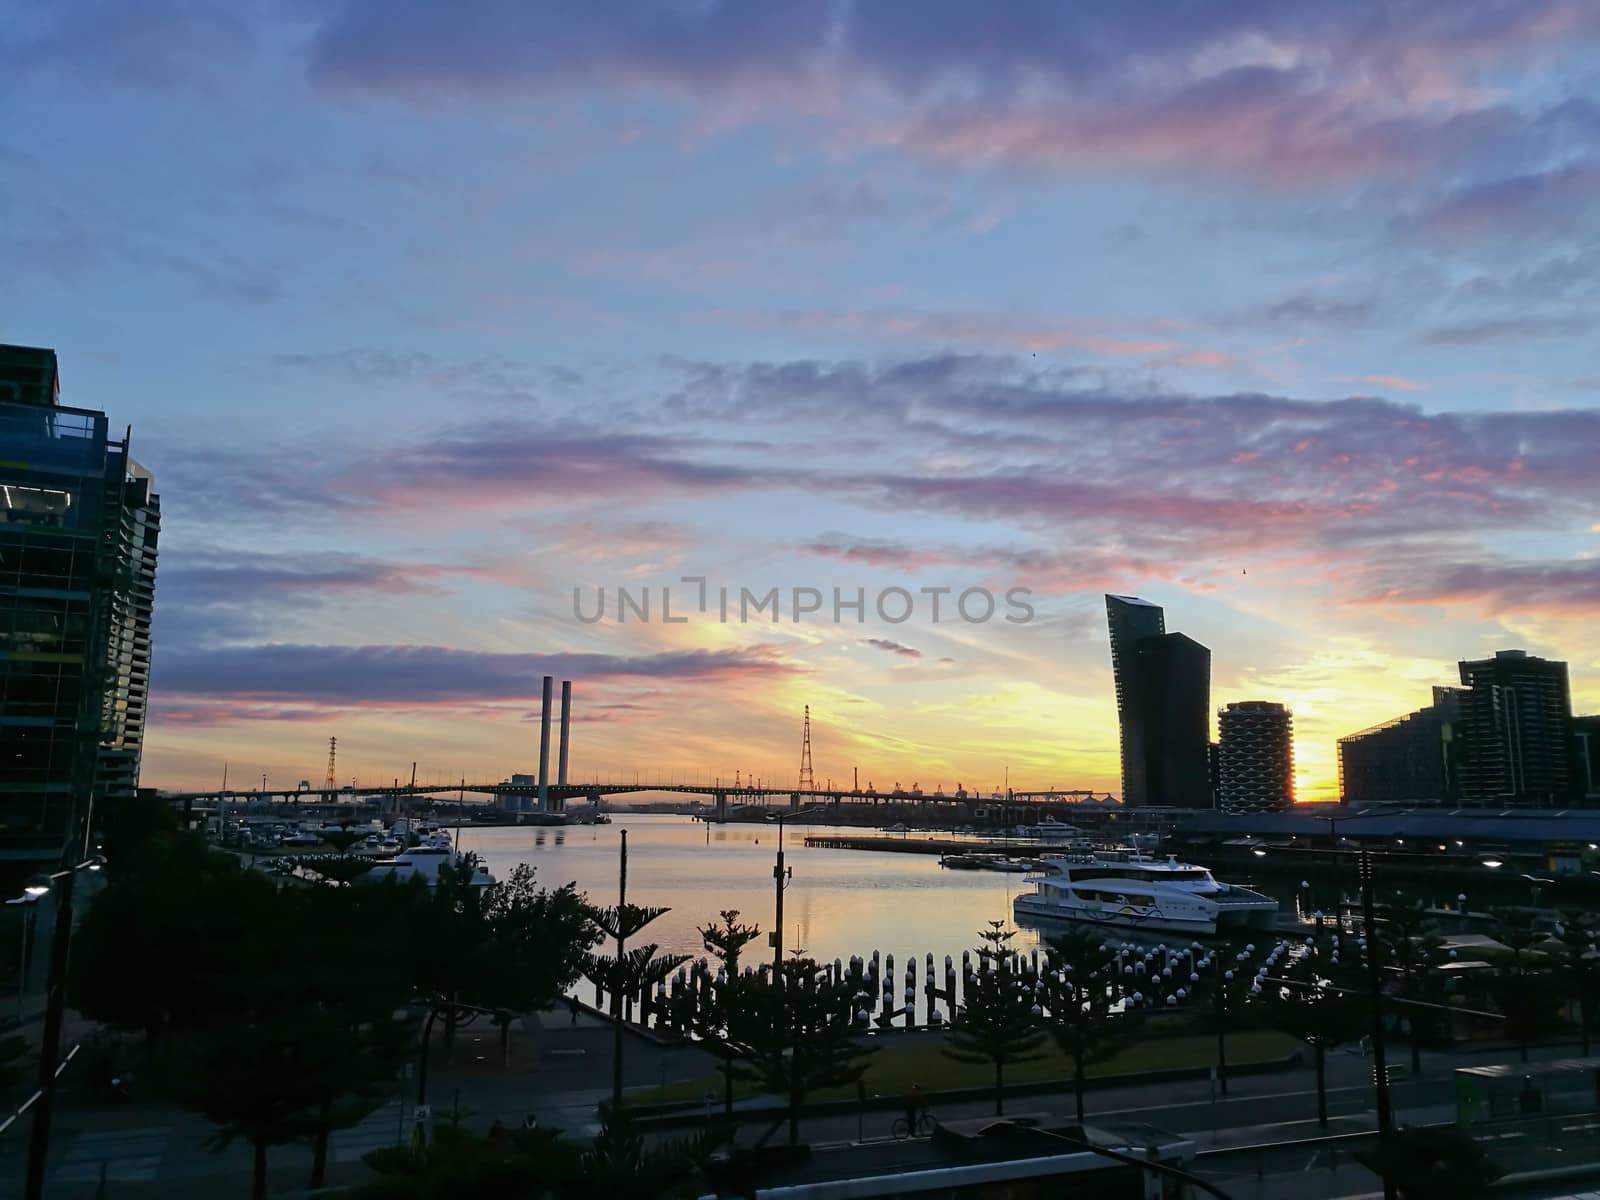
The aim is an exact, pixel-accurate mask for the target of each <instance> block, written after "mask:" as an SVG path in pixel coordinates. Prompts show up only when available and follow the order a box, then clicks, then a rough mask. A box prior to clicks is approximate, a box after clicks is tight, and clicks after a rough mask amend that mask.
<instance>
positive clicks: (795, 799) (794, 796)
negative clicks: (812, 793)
mask: <svg viewBox="0 0 1600 1200" xmlns="http://www.w3.org/2000/svg"><path fill="white" fill-rule="evenodd" d="M789 807H790V808H799V807H800V793H799V792H790V793H789Z"/></svg>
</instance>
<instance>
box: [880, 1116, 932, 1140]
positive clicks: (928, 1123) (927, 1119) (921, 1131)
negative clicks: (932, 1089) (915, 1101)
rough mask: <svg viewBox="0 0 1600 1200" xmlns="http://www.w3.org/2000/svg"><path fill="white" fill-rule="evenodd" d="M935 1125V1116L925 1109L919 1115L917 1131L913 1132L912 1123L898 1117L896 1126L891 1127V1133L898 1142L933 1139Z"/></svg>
mask: <svg viewBox="0 0 1600 1200" xmlns="http://www.w3.org/2000/svg"><path fill="white" fill-rule="evenodd" d="M934 1124H935V1122H934V1119H933V1114H932V1113H930V1112H929V1111H928V1110H927V1109H923V1110H922V1111H921V1112H920V1113H918V1114H917V1126H916V1129H915V1131H913V1130H912V1128H911V1123H910V1122H909V1121H907V1120H906V1119H905V1118H904V1117H896V1118H895V1122H894V1124H893V1125H891V1126H889V1132H890V1133H892V1134H893V1135H894V1139H895V1141H897V1142H903V1141H905V1140H906V1139H907V1138H909V1137H932V1136H933V1127H934Z"/></svg>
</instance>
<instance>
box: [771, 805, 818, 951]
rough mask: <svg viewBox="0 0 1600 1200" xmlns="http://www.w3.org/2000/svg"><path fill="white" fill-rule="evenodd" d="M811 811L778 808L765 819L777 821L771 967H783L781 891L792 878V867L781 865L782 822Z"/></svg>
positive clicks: (782, 891)
mask: <svg viewBox="0 0 1600 1200" xmlns="http://www.w3.org/2000/svg"><path fill="white" fill-rule="evenodd" d="M810 813H811V809H809V808H802V809H798V810H796V811H795V812H790V813H786V812H784V811H783V810H782V809H779V810H778V811H777V812H775V813H768V814H767V820H769V821H776V822H777V823H778V862H777V865H776V866H774V867H773V868H772V887H773V891H774V893H775V897H774V898H775V900H776V906H777V911H776V918H775V919H776V922H777V923H776V925H774V927H773V930H772V969H773V970H774V971H777V970H780V969H781V968H782V967H783V893H784V892H785V891H786V890H787V889H788V887H789V881H790V880H791V879H793V878H794V868H793V867H785V866H784V865H783V823H784V821H785V820H787V819H788V818H790V817H804V816H808V815H810Z"/></svg>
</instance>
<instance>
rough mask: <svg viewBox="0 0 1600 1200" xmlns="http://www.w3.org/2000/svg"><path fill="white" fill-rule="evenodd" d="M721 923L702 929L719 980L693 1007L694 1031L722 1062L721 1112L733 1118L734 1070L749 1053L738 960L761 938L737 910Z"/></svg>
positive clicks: (711, 983)
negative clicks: (745, 923)
mask: <svg viewBox="0 0 1600 1200" xmlns="http://www.w3.org/2000/svg"><path fill="white" fill-rule="evenodd" d="M720 915H721V917H722V923H721V924H720V925H718V924H714V923H713V924H707V925H702V926H701V927H700V940H701V942H702V943H703V944H704V946H705V948H706V952H707V953H709V954H710V955H711V957H712V958H714V959H715V960H716V962H717V965H718V968H719V970H718V974H717V977H716V978H714V979H713V978H709V977H708V978H707V981H706V985H705V987H704V988H703V990H702V995H701V996H700V997H698V999H699V1001H700V1003H698V1004H696V1005H695V1008H694V1024H693V1027H692V1032H693V1033H694V1035H695V1037H697V1038H698V1039H699V1040H700V1042H701V1043H702V1044H703V1045H704V1046H705V1047H706V1048H707V1049H709V1050H710V1051H711V1052H712V1053H713V1054H715V1055H716V1056H717V1058H718V1060H719V1064H718V1067H717V1070H718V1071H719V1072H721V1074H722V1111H723V1115H724V1116H725V1117H727V1118H729V1119H730V1120H731V1119H732V1117H733V1083H734V1068H735V1066H736V1064H737V1063H738V1062H739V1060H740V1059H741V1058H743V1057H744V1056H745V1054H746V1052H747V1049H746V1047H747V1042H746V1041H745V1039H744V1037H743V1036H742V1035H743V1033H744V1031H743V1029H742V1028H741V1026H742V1024H743V1021H744V1017H745V1015H746V1014H745V1006H744V1003H743V995H742V992H741V983H742V981H741V979H740V977H739V958H740V955H741V953H742V952H743V950H744V948H745V947H746V946H748V945H749V944H750V943H751V942H753V941H755V940H756V939H757V938H758V937H760V936H761V929H760V927H759V926H756V925H744V924H741V923H740V921H739V911H738V909H724V910H723V911H722V913H721V914H720Z"/></svg>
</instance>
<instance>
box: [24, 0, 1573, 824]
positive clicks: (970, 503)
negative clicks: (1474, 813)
mask: <svg viewBox="0 0 1600 1200" xmlns="http://www.w3.org/2000/svg"><path fill="white" fill-rule="evenodd" d="M1597 43H1600V7H1596V6H1590V5H1582V4H1573V3H1570V2H1566V0H1528V2H1527V3H1523V4H1515V5H1513V4H1503V3H1496V2H1489V0H1461V2H1460V3H1455V4H1420V5H1407V6H1400V7H1396V6H1392V5H1381V6H1380V5H1379V4H1377V3H1376V2H1375V0H1373V2H1367V0H1356V2H1352V3H1349V4H1340V5H1326V4H1306V3H1296V2H1293V0H1289V2H1286V3H1284V4H1280V5H1270V6H1262V5H1247V4H1237V3H1224V2H1220V0H1219V2H1218V3H1216V4H1206V5H1185V6H1172V7H1171V8H1170V9H1166V8H1164V7H1163V6H1159V5H1153V6H1146V5H1118V6H1111V5H1094V4H1083V5H1065V6H1048V5H1046V6H1026V5H1024V6H1019V7H1016V8H1014V9H1008V10H1006V13H1005V14H1004V15H1001V14H998V13H997V11H996V10H993V9H990V8H985V7H984V6H975V5H970V4H955V3H948V2H946V0H930V2H929V3H927V4H921V5H903V6H895V5H865V4H853V5H827V4H819V5H776V6H743V5H733V4H729V3H723V2H720V0H714V2H711V3H707V4H701V5H681V4H659V5H658V4H654V3H650V2H649V0H641V2H640V4H639V5H637V6H621V7H618V6H607V5H578V6H557V5H539V4H530V5H492V6H486V7H482V8H479V9H477V10H476V11H475V12H474V13H473V14H472V16H471V18H470V19H468V18H467V17H466V15H465V13H464V11H462V10H458V9H457V8H451V7H449V6H445V5H433V4H416V3H409V2H405V3H399V2H397V3H394V4H379V3H376V0H328V2H327V3H325V4H320V5H316V6H310V7H306V6H301V7H295V6H284V5H233V4H227V3H220V4H204V5H154V6H149V8H148V11H145V10H141V11H140V14H139V17H138V19H137V20H133V19H131V18H130V19H127V20H121V19H113V18H111V17H109V16H108V15H107V13H106V11H105V9H104V6H99V5H92V4H88V3H86V2H85V0H52V2H51V3H44V2H43V0H22V3H21V4H20V6H19V8H18V10H17V15H16V19H15V20H13V21H11V22H8V23H7V28H6V29H5V30H4V32H0V48H3V50H4V53H5V58H6V61H7V62H8V64H11V68H12V69H10V70H9V71H8V72H7V77H6V79H5V80H4V82H3V83H0V89H3V94H4V97H5V105H6V111H7V112H8V113H11V114H14V119H13V120H12V121H10V122H8V124H7V128H6V129H5V130H4V132H0V205H3V206H4V214H5V219H4V221H3V222H0V250H3V254H4V260H5V262H6V271H7V286H6V288H5V289H4V290H3V293H0V340H4V341H5V342H7V343H11V344H18V345H27V346H37V347H50V348H53V349H55V350H56V351H57V352H58V354H59V356H60V363H61V388H62V402H63V403H64V404H67V405H70V406H75V407H79V408H84V409H92V410H97V411H102V412H106V413H108V414H110V416H111V420H112V421H113V426H112V429H113V431H114V433H115V434H116V435H118V436H120V433H121V431H122V430H123V429H124V428H125V427H126V426H128V425H131V426H132V428H133V446H134V448H135V450H136V456H137V458H138V459H139V461H140V462H142V463H143V464H144V465H145V466H146V467H148V468H149V469H150V471H151V472H152V473H153V474H154V476H155V478H156V479H157V480H159V482H160V485H161V488H160V490H161V497H162V511H161V562H160V570H159V572H158V577H157V583H156V604H155V617H154V629H153V644H154V659H153V665H152V669H151V677H150V700H149V707H148V711H147V714H146V721H145V731H144V741H143V768H142V782H144V783H145V784H147V785H159V786H168V787H174V788H177V787H186V788H198V787H215V786H217V785H218V784H219V783H220V781H221V778H222V774H223V769H224V766H225V765H226V766H227V769H228V771H229V777H230V780H233V781H249V782H254V783H255V784H259V781H260V779H261V777H262V776H263V775H265V776H266V777H267V778H268V779H269V780H270V781H271V782H272V783H273V784H282V783H285V782H289V783H292V782H297V781H299V780H300V779H307V780H310V781H312V782H313V783H316V782H317V781H319V780H320V779H321V778H322V775H323V770H324V762H325V757H326V752H327V744H328V738H329V737H331V736H337V738H338V740H339V766H340V775H341V780H342V781H347V780H348V779H350V778H357V779H360V780H362V781H364V782H367V783H371V784H378V783H380V782H387V781H389V780H390V779H392V778H395V777H400V776H405V775H407V774H409V770H410V764H411V763H412V762H413V761H416V762H417V763H418V774H419V777H420V778H423V779H425V780H428V781H439V782H443V781H447V780H450V779H455V778H459V777H460V776H462V775H470V776H479V777H482V776H487V775H495V776H498V777H501V778H503V777H505V776H507V775H509V774H511V773H512V772H522V773H526V772H529V771H531V770H533V769H534V767H535V764H536V759H537V754H538V741H539V726H538V702H539V688H540V680H541V677H542V676H543V675H545V674H553V675H556V676H557V677H559V678H563V679H567V678H570V679H572V680H573V681H574V685H575V692H576V700H575V705H576V707H575V713H574V725H573V731H572V746H571V771H572V774H573V777H574V778H583V777H586V776H593V775H595V774H597V773H598V774H607V773H613V774H620V773H623V772H628V773H631V772H632V771H634V770H640V771H643V772H649V771H651V770H658V771H661V772H663V773H668V772H688V771H699V772H702V773H712V774H717V773H720V774H722V775H725V776H729V777H731V776H732V774H733V773H734V771H735V770H739V771H741V772H743V773H744V774H746V775H748V774H750V773H752V772H753V773H755V774H757V775H761V776H764V777H766V778H769V779H787V778H790V777H792V776H793V775H794V773H795V769H796V763H797V761H798V754H799V744H800V729H801V714H802V710H803V708H804V706H805V705H807V704H809V705H810V707H811V718H812V726H813V743H814V756H815V766H816V773H817V775H818V776H819V777H829V776H831V777H832V778H834V779H835V780H841V779H845V778H848V777H849V776H850V774H851V771H852V769H853V768H859V771H860V778H861V780H862V783H863V785H865V783H866V782H867V781H868V780H869V779H870V780H872V781H873V782H874V783H875V784H876V785H877V786H878V787H879V788H880V789H883V788H886V787H888V786H891V785H892V784H893V783H894V782H896V781H897V780H898V781H899V782H901V783H902V784H903V785H905V786H908V787H909V786H910V785H911V783H912V782H914V781H915V782H918V783H920V784H921V785H922V786H923V787H924V788H931V787H935V786H939V785H941V784H942V785H943V786H944V788H945V789H946V790H947V791H949V790H953V789H954V787H955V785H956V784H957V783H958V782H959V783H962V784H964V785H966V786H967V787H968V788H969V789H977V790H989V789H991V788H994V787H996V786H999V785H1000V784H1001V783H1002V781H1003V779H1004V778H1005V773H1006V771H1007V769H1008V768H1009V772H1010V778H1011V782H1012V784H1013V786H1016V787H1034V788H1044V787H1050V786H1056V787H1061V788H1067V787H1075V788H1092V789H1094V790H1095V791H1096V792H1105V791H1110V792H1113V793H1116V792H1119V791H1120V783H1119V776H1120V773H1121V764H1120V756H1119V740H1118V723H1117V711H1116V702H1115V695H1114V682H1113V676H1112V670H1111V663H1110V654H1109V653H1108V645H1107V630H1106V626H1105V614H1104V608H1103V600H1102V596H1103V594H1104V593H1107V592H1110V593H1114V594H1119V595H1137V596H1142V597H1144V598H1146V599H1148V600H1149V601H1151V602H1152V603H1154V604H1158V605H1163V606H1165V607H1166V608H1167V609H1168V610H1169V611H1170V612H1171V613H1172V614H1178V613H1181V614H1182V618H1181V620H1179V619H1177V618H1176V617H1174V619H1173V620H1172V622H1171V623H1172V624H1173V626H1175V627H1176V628H1180V629H1182V631H1183V633H1184V634H1185V635H1187V636H1188V637H1189V638H1191V639H1193V640H1194V641H1195V642H1196V643H1198V644H1200V645H1203V646H1205V647H1208V648H1209V649H1210V653H1211V665H1210V696H1209V708H1208V711H1210V710H1214V709H1217V708H1224V707H1225V706H1226V705H1228V704H1230V703H1233V702H1236V701H1244V700H1272V701H1276V702H1279V703H1282V704H1283V705H1284V706H1285V707H1286V708H1288V709H1289V710H1291V711H1292V712H1293V714H1294V735H1295V737H1294V751H1295V754H1294V771H1295V780H1294V784H1295V795H1296V798H1297V799H1298V800H1301V801H1305V800H1331V799H1335V798H1337V796H1338V760H1337V744H1338V739H1339V738H1341V737H1345V736H1346V735H1349V734H1352V733H1355V732H1357V731H1361V730H1364V729H1367V728H1369V727H1371V726H1374V725H1377V724H1379V723H1382V722H1386V721H1389V720H1391V719H1392V718H1395V717H1396V716H1399V715H1401V714H1406V713H1411V712H1414V711H1417V710H1419V709H1421V708H1422V707H1424V706H1425V705H1426V704H1427V702H1428V697H1429V694H1430V689H1431V688H1432V687H1434V686H1435V685H1449V684H1453V683H1455V682H1456V681H1457V678H1458V674H1457V666H1456V664H1457V663H1458V662H1461V661H1481V660H1485V659H1489V658H1492V657H1493V655H1494V653H1495V652H1496V651H1497V650H1501V649H1506V648H1511V647H1515V648H1522V649H1525V650H1527V652H1528V653H1529V654H1530V655H1534V656H1540V657H1544V658H1548V659H1553V660H1560V661H1564V662H1567V663H1569V664H1570V684H1571V691H1572V705H1573V708H1574V710H1575V711H1577V712H1579V713H1594V712H1600V622H1596V621H1595V619H1594V616H1595V613H1596V611H1597V610H1600V516H1597V514H1600V472H1597V471H1596V469H1595V449H1594V448H1595V447H1596V446H1597V445H1600V410H1597V409H1596V407H1595V405H1596V399H1597V397H1600V374H1597V371H1596V367H1595V364H1594V361H1593V357H1594V356H1593V342H1594V336H1593V331H1594V327H1595V324H1596V322H1597V321H1600V284H1597V283H1596V281H1597V280H1600V272H1597V271H1596V269H1595V268H1596V260H1597V251H1596V246H1597V244H1600V242H1597V234H1600V206H1596V205H1594V204H1593V203H1592V202H1591V200H1592V194H1593V185H1594V182H1595V180H1596V178H1597V177H1600V173H1597V172H1600V168H1597V167H1596V165H1595V164H1596V163H1600V123H1596V122H1595V121H1593V120H1592V119H1591V117H1592V103H1591V96H1592V94H1593V66H1592V63H1593V60H1594V55H1595V52H1596V49H1597ZM4 457H6V456H5V455H4V454H3V453H0V458H4ZM685 576H688V577H705V578H706V579H709V580H712V581H715V582H717V583H721V584H727V585H729V586H731V587H737V586H746V587H749V588H751V589H752V590H754V591H757V592H763V593H764V592H765V591H766V589H768V588H773V587H776V588H780V589H785V594H786V595H787V590H788V589H793V588H801V587H805V588H817V589H819V590H822V591H824V593H825V594H827V595H829V596H830V597H831V589H833V588H835V587H837V588H841V589H848V590H849V591H850V592H851V593H852V594H853V592H854V589H857V588H861V589H865V591H866V594H867V595H868V597H877V596H880V595H882V594H884V593H885V592H886V591H888V590H889V589H894V588H901V589H906V590H907V591H908V592H909V593H911V594H912V595H914V596H916V597H917V598H918V602H919V604H918V609H917V612H916V614H915V615H914V616H913V617H912V618H911V619H909V620H906V621H904V622H895V621H891V620H886V619H885V618H884V616H883V615H882V614H881V613H879V612H878V611H877V610H876V606H875V605H871V604H869V611H868V612H867V613H866V614H865V617H864V619H863V620H862V621H860V622H859V623H857V622H855V621H854V620H846V621H843V622H838V623H836V622H834V621H832V620H831V619H830V620H828V621H802V622H799V623H796V622H794V621H792V620H789V619H787V614H785V618H786V619H783V620H779V621H776V622H774V621H770V620H767V619H765V618H763V619H762V620H760V621H752V622H748V623H740V622H729V623H726V624H724V623H722V622H721V621H692V622H689V623H686V624H678V623H666V622H664V621H662V620H660V619H653V620H651V621H649V622H635V621H628V622H623V623H619V622H618V621H616V620H604V621H600V622H595V623H588V622H585V621H582V620H579V619H577V618H576V617H575V616H574V615H573V595H574V589H575V588H577V589H583V594H584V595H585V596H593V595H594V594H595V593H594V589H596V588H599V587H605V588H607V589H615V588H617V587H630V588H641V589H642V588H645V587H649V588H651V589H652V591H653V592H654V593H655V594H658V595H659V594H660V592H661V589H663V588H672V589H674V597H673V603H674V605H676V603H677V599H678V596H679V595H680V594H688V593H687V592H686V591H685V589H686V588H688V587H692V586H693V585H685V584H683V583H682V582H681V581H682V579H683V578H684V577H685ZM927 587H937V588H950V589H952V591H951V593H950V594H949V595H948V596H947V597H946V602H947V603H952V604H953V603H954V601H955V599H956V597H957V596H958V595H959V594H960V593H961V592H962V591H964V590H966V589H971V588H983V589H987V591H988V592H989V593H991V594H992V595H993V596H995V597H997V598H1002V607H1001V609H1000V610H999V613H1000V615H997V616H996V617H995V619H993V620H990V621H987V622H984V623H969V622H967V621H963V620H960V619H957V620H954V621H949V620H941V621H939V622H938V623H935V622H933V621H932V620H931V619H929V618H928V616H927V615H926V613H925V607H924V606H923V605H922V603H921V601H922V598H923V593H922V590H921V589H923V588H927ZM1013 587H1021V588H1027V589H1029V590H1030V592H1031V595H1030V597H1029V604H1030V605H1031V606H1032V609H1033V610H1034V617H1033V619H1032V620H1030V621H1028V622H1026V623H1023V624H1011V623H1008V622H1007V621H1006V620H1004V619H1003V614H1004V613H1005V611H1006V609H1005V608H1004V607H1003V597H1004V596H1005V595H1006V594H1007V591H1008V589H1011V588H1013ZM675 615H676V614H675ZM830 616H831V614H830ZM1586 744H1587V743H1586Z"/></svg>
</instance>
